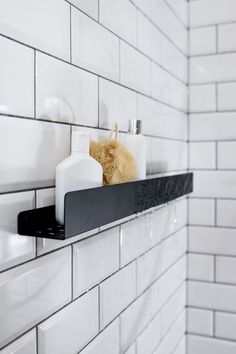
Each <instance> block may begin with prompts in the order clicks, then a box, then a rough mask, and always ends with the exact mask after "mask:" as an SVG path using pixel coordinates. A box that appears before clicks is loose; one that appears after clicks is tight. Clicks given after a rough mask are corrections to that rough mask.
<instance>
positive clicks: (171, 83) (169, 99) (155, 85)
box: [151, 63, 188, 114]
mask: <svg viewBox="0 0 236 354" xmlns="http://www.w3.org/2000/svg"><path fill="white" fill-rule="evenodd" d="M151 81H152V96H153V97H154V98H155V99H157V100H159V101H161V102H164V103H167V104H169V105H171V106H173V107H174V108H177V109H180V110H182V111H185V112H186V111H187V97H188V92H187V86H186V85H185V84H184V83H182V82H181V81H179V80H178V79H176V78H175V77H174V76H172V75H171V74H169V73H168V72H167V71H165V70H164V69H163V68H161V67H160V66H158V65H156V64H155V63H152V78H151ZM176 114H177V112H176Z"/></svg>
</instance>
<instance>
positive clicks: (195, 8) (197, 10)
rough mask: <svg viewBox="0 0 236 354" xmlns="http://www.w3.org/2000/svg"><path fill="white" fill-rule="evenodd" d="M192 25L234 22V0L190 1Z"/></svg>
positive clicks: (235, 5) (235, 9)
mask: <svg viewBox="0 0 236 354" xmlns="http://www.w3.org/2000/svg"><path fill="white" fill-rule="evenodd" d="M189 11H190V27H195V26H204V25H212V24H218V23H222V22H232V21H235V20H236V15H235V14H236V3H235V1H234V0H218V1H217V6H216V2H215V0H208V1H205V0H198V1H191V2H190V3H189Z"/></svg>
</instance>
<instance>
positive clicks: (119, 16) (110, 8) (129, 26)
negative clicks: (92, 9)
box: [99, 0, 137, 46]
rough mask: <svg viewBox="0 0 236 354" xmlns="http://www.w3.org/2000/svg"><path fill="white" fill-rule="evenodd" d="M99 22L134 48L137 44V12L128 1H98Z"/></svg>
mask: <svg viewBox="0 0 236 354" xmlns="http://www.w3.org/2000/svg"><path fill="white" fill-rule="evenodd" d="M99 13H100V16H99V22H100V23H102V24H103V25H104V26H106V27H107V28H109V29H110V30H111V31H112V32H114V33H115V34H117V35H118V36H120V37H121V38H124V39H125V40H127V41H128V42H130V43H131V44H133V45H134V46H135V45H136V44H137V10H136V8H135V7H134V6H133V4H132V3H131V2H130V1H129V0H113V1H110V0H100V2H99Z"/></svg>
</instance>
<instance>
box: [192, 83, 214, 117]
mask: <svg viewBox="0 0 236 354" xmlns="http://www.w3.org/2000/svg"><path fill="white" fill-rule="evenodd" d="M189 90H190V91H189V105H190V112H211V111H216V88H215V85H197V86H193V85H190V86H189Z"/></svg>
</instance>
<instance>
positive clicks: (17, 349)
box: [0, 329, 36, 354]
mask: <svg viewBox="0 0 236 354" xmlns="http://www.w3.org/2000/svg"><path fill="white" fill-rule="evenodd" d="M0 353H1V354H36V330H35V329H33V330H32V331H30V332H29V333H27V334H25V335H24V336H22V337H21V338H20V339H17V340H16V341H15V342H13V343H12V344H10V345H8V346H7V347H6V348H4V349H3V350H0Z"/></svg>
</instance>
